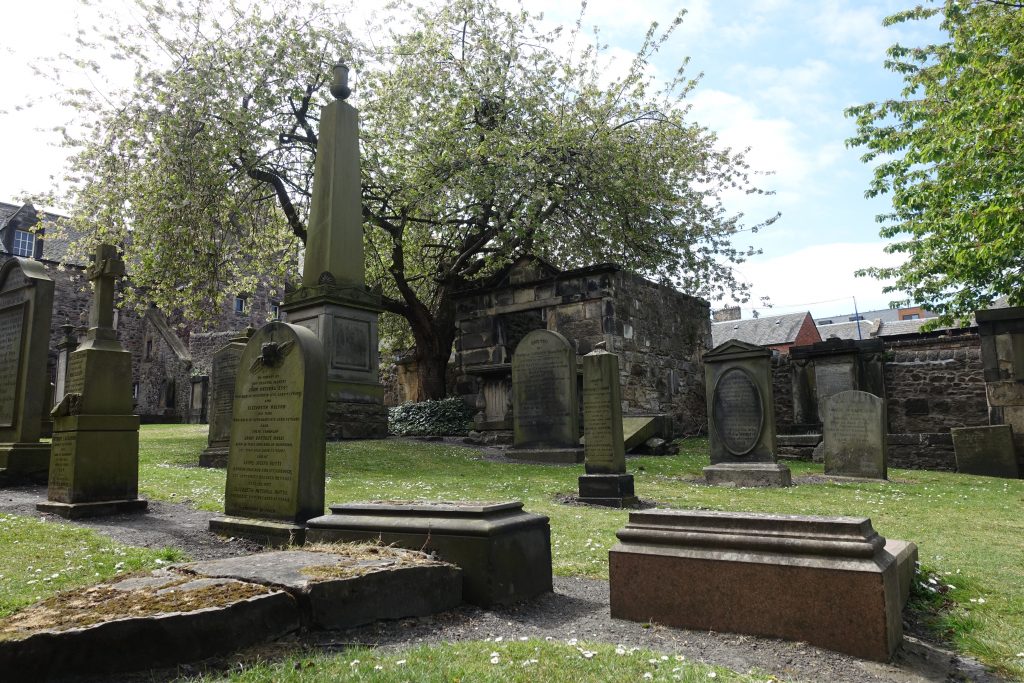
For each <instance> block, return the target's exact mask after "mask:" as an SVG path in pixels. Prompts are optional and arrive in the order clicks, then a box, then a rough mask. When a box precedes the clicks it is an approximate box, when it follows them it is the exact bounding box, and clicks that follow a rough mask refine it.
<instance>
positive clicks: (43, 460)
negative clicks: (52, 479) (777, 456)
mask: <svg viewBox="0 0 1024 683" xmlns="http://www.w3.org/2000/svg"><path fill="white" fill-rule="evenodd" d="M49 472H50V444H48V443H39V442H35V443H26V442H23V443H4V444H0V486H3V485H6V484H16V483H19V482H33V483H36V484H45V483H46V478H47V476H48V475H49Z"/></svg>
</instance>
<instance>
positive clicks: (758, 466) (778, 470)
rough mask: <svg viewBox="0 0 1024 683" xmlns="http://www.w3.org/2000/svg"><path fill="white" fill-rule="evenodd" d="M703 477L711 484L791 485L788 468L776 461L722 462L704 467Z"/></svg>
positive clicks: (744, 485) (740, 485)
mask: <svg viewBox="0 0 1024 683" xmlns="http://www.w3.org/2000/svg"><path fill="white" fill-rule="evenodd" d="M704 479H705V480H707V482H708V483H709V484H711V485H713V486H736V487H743V488H746V487H750V486H774V487H781V486H792V485H793V476H792V474H790V471H789V468H788V467H786V466H785V465H782V464H780V463H777V462H750V463H746V462H723V463H718V464H717V465H709V466H708V467H705V468H704Z"/></svg>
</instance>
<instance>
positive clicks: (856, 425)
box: [821, 391, 888, 479]
mask: <svg viewBox="0 0 1024 683" xmlns="http://www.w3.org/2000/svg"><path fill="white" fill-rule="evenodd" d="M821 405H822V409H821V410H822V415H821V419H822V432H823V443H824V454H825V474H829V475H836V476H842V477H868V478H871V479H885V478H886V475H887V466H888V452H887V447H888V439H887V434H886V429H885V425H886V417H885V401H884V400H883V399H881V398H879V397H877V396H875V395H873V394H869V393H867V392H865V391H842V392H839V393H837V394H833V395H831V396H828V397H826V398H824V399H822V403H821Z"/></svg>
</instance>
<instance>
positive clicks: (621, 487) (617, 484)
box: [578, 474, 640, 508]
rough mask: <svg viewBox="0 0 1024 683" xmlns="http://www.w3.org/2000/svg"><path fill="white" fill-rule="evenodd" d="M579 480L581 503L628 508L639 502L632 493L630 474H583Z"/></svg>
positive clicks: (631, 476)
mask: <svg viewBox="0 0 1024 683" xmlns="http://www.w3.org/2000/svg"><path fill="white" fill-rule="evenodd" d="M579 482H580V495H579V498H578V500H579V501H580V502H581V503H589V504H590V505H604V506H606V507H612V508H628V507H634V506H636V505H637V504H638V503H639V502H640V499H639V498H637V497H636V495H635V494H634V493H633V475H632V474H584V475H583V476H581V477H580V479H579Z"/></svg>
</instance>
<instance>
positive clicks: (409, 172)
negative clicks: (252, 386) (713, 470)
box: [66, 0, 775, 396]
mask: <svg viewBox="0 0 1024 683" xmlns="http://www.w3.org/2000/svg"><path fill="white" fill-rule="evenodd" d="M136 4H137V12H136V15H135V18H134V19H133V20H132V21H131V22H130V23H129V24H128V25H121V26H117V25H115V24H114V23H113V22H112V23H111V27H110V28H107V29H105V30H104V31H101V32H99V33H98V34H92V33H87V34H85V35H83V36H82V38H81V41H82V44H83V51H85V49H91V48H96V47H99V46H102V49H103V50H104V51H106V52H108V53H110V54H112V55H113V56H114V57H115V58H118V59H123V60H127V61H128V62H130V63H133V64H134V65H135V69H136V71H135V79H134V84H133V86H132V87H131V88H129V89H127V90H125V91H123V92H120V93H117V94H115V95H113V96H111V95H105V96H102V97H100V96H98V94H97V92H96V91H95V90H90V89H84V90H74V91H70V92H68V93H67V94H66V97H67V100H68V102H69V104H71V105H72V106H74V107H75V108H76V109H77V110H78V111H79V112H81V113H82V114H84V115H85V118H84V120H83V121H82V126H83V127H82V128H80V129H78V130H79V131H81V132H80V133H78V134H72V133H69V134H68V143H69V144H71V145H73V146H74V147H75V149H76V150H77V153H76V156H75V157H74V161H73V167H74V172H73V176H74V180H75V183H74V185H73V190H72V192H71V194H70V196H69V197H68V202H67V203H68V205H69V206H70V207H72V209H73V212H74V218H75V222H76V224H77V226H78V228H79V229H81V230H87V231H90V234H95V233H99V234H100V235H103V234H104V233H106V234H107V236H108V238H109V237H110V236H113V237H116V238H119V239H120V241H122V242H123V243H124V244H125V245H126V249H127V257H128V260H129V262H130V267H131V274H132V278H133V281H134V282H135V283H136V285H137V286H138V287H139V291H140V292H144V294H139V296H140V297H141V296H144V297H145V298H146V299H147V300H150V301H155V302H156V303H157V304H159V305H161V306H162V307H165V308H180V309H183V310H184V312H185V313H186V314H187V315H191V316H196V315H201V314H203V313H204V312H209V311H211V310H214V309H213V308H212V307H211V306H210V305H209V304H210V302H212V301H217V300H219V298H220V297H221V296H223V294H224V292H225V291H227V292H232V291H239V290H240V289H244V288H245V287H246V285H247V283H248V284H251V283H252V282H253V281H254V279H255V278H257V277H268V276H269V277H271V278H280V277H281V276H282V275H283V274H284V270H285V268H286V267H287V265H288V264H290V263H293V262H294V259H293V258H290V255H293V254H295V253H297V249H298V242H300V241H301V240H303V239H304V237H305V224H306V218H307V213H308V205H309V196H310V189H311V183H312V169H313V160H314V157H315V153H316V142H317V126H318V117H319V107H320V106H321V105H322V104H323V103H325V102H326V101H327V98H328V97H330V95H329V94H328V92H327V85H328V83H327V79H328V78H329V76H330V71H331V68H330V67H331V64H332V63H333V62H334V61H335V60H336V59H339V58H341V59H343V60H345V61H346V62H349V63H351V64H352V65H353V72H354V74H355V80H354V95H353V100H352V101H353V104H355V106H357V107H358V108H359V110H360V116H361V148H362V170H363V188H362V193H363V214H364V218H365V223H364V232H365V235H366V244H367V252H366V253H367V277H368V279H369V281H370V283H371V284H372V285H373V286H375V287H377V288H379V289H380V291H381V292H382V295H383V297H384V303H385V306H386V308H387V311H389V312H390V313H392V314H395V315H397V316H399V317H400V318H401V319H403V320H404V321H406V322H407V323H408V328H407V329H408V330H411V334H412V338H413V339H414V341H415V344H416V349H417V356H418V358H419V360H420V361H421V362H420V366H421V369H420V371H421V386H423V387H424V391H425V394H426V395H427V396H439V395H441V394H443V391H444V387H443V375H444V373H443V368H444V364H445V362H446V361H447V358H448V356H449V354H450V351H451V345H452V342H453V339H454V335H455V327H454V307H453V304H452V293H453V292H454V291H456V290H458V289H459V288H463V287H466V286H471V285H473V284H474V283H478V282H481V281H482V280H483V279H484V278H486V277H488V276H489V275H491V274H493V273H494V272H496V271H497V270H498V269H500V268H501V267H502V266H505V265H507V264H509V263H511V262H512V261H513V260H514V259H516V258H518V257H519V256H521V255H523V254H527V253H532V254H536V255H539V256H542V257H544V258H546V259H548V260H550V261H552V262H553V263H555V264H556V265H558V266H561V267H574V266H579V265H583V264H587V263H594V262H601V261H613V262H617V263H620V264H621V265H623V266H625V267H626V268H628V269H630V270H633V271H637V272H639V273H642V274H645V275H647V276H649V277H653V278H656V279H658V280H660V281H663V282H666V283H671V284H674V285H676V286H678V287H680V288H681V289H682V290H683V291H686V292H688V293H692V294H697V295H702V296H705V297H708V298H718V297H720V296H722V295H725V294H733V295H736V296H739V297H740V298H743V297H744V296H745V292H746V283H743V282H741V281H739V280H737V278H736V277H735V276H734V274H733V271H732V266H733V265H734V264H736V263H739V262H741V261H742V260H743V259H744V258H745V256H746V255H748V254H749V253H751V252H750V251H749V250H743V249H740V248H737V247H735V246H734V245H733V243H732V240H733V238H734V237H735V236H736V234H737V232H739V231H741V230H744V229H753V230H756V229H758V228H760V227H762V226H763V225H765V224H768V223H771V222H772V221H773V220H775V217H771V218H769V219H768V220H766V221H764V222H762V223H760V224H757V225H753V226H743V225H742V224H741V218H742V217H741V216H738V215H732V214H730V213H729V212H727V211H726V209H725V207H724V205H723V203H722V196H723V193H724V192H726V191H728V190H740V191H744V192H748V193H761V192H762V190H760V189H758V188H757V187H755V186H753V185H752V184H751V181H750V177H749V170H748V167H747V165H746V163H745V161H744V157H743V154H742V153H738V152H734V151H731V150H728V149H724V148H723V147H721V146H720V145H719V144H718V143H717V140H716V138H715V135H714V134H713V133H712V132H711V131H709V130H708V129H707V128H705V127H703V126H701V125H699V124H697V123H695V122H693V121H691V120H690V116H689V107H688V105H687V104H686V97H687V95H688V94H689V93H690V92H691V90H692V89H693V87H694V86H695V84H696V81H695V80H694V79H692V78H690V77H688V76H687V75H686V73H685V70H684V69H685V66H686V64H685V63H684V64H683V65H681V66H680V68H679V71H678V72H677V73H676V74H674V76H673V78H672V79H671V80H670V81H669V82H667V83H662V84H659V83H657V82H656V81H655V80H654V79H653V78H652V77H651V76H650V75H649V74H648V70H649V61H650V59H651V57H652V56H653V55H654V54H655V53H656V52H657V51H658V50H659V49H660V48H661V47H662V46H663V45H664V44H665V41H666V40H668V39H669V37H670V36H671V35H672V33H673V31H674V29H675V28H677V27H678V25H679V24H680V23H681V21H682V20H683V15H682V13H680V15H679V16H678V17H676V19H675V20H674V21H673V22H672V24H671V25H670V26H668V27H667V29H665V30H659V29H658V27H657V26H652V27H651V29H650V31H649V32H648V33H647V36H646V40H645V41H644V43H643V45H642V46H641V48H640V49H639V51H638V52H637V54H636V55H635V57H634V58H633V60H632V62H631V63H629V64H628V65H622V66H624V67H625V68H624V69H622V75H621V76H619V77H617V78H614V77H609V75H608V69H607V66H608V62H607V59H606V54H605V50H604V48H603V47H602V46H601V43H600V37H599V36H598V35H597V34H596V33H595V34H594V35H593V36H590V35H588V34H586V33H584V32H583V31H582V30H581V25H582V20H583V10H582V9H581V16H580V20H579V21H578V22H577V23H576V26H575V27H572V28H570V29H568V30H562V29H558V30H553V31H547V30H545V29H543V28H542V26H541V23H540V21H539V17H533V16H530V15H529V14H528V13H526V12H524V11H512V12H510V11H506V10H503V9H501V8H499V7H498V6H497V3H496V2H495V0H443V1H441V0H439V1H438V2H437V3H435V4H433V5H430V6H426V7H417V6H413V5H412V4H411V3H408V2H405V1H404V0H399V1H398V2H395V3H393V4H391V5H390V6H389V7H388V9H387V16H389V17H391V18H392V19H391V20H389V21H387V22H382V23H381V24H379V25H377V26H374V27H372V28H371V29H370V30H369V31H368V33H366V34H365V35H367V36H368V38H369V39H368V40H367V41H366V42H357V40H356V39H355V38H354V37H353V36H352V34H351V33H350V32H349V31H348V30H347V29H346V27H345V26H344V25H343V24H342V23H341V22H340V20H339V18H338V15H337V14H336V13H332V12H330V11H328V10H327V9H326V8H325V7H324V6H322V5H320V4H318V3H316V2H307V1H304V0H303V1H300V0H281V1H280V2H278V3H276V4H274V5H272V6H269V7H266V6H259V7H253V6H249V5H245V4H242V3H240V2H237V1H232V2H229V3H228V5H227V6H226V8H221V7H220V6H219V5H218V9H217V10H216V11H215V10H214V9H213V7H212V2H210V0H193V4H191V5H186V4H182V3H178V4H175V5H168V4H164V3H163V2H162V0H136ZM396 18H397V19H396ZM78 59H79V63H80V64H82V65H84V66H87V67H88V66H90V63H89V62H88V61H84V60H83V59H82V58H81V57H79V58H78ZM129 235H130V239H127V238H128V236H129ZM394 320H395V319H392V323H393V322H394ZM392 329H395V328H394V327H392ZM424 373H426V375H425V374H424ZM439 383H440V384H439Z"/></svg>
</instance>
